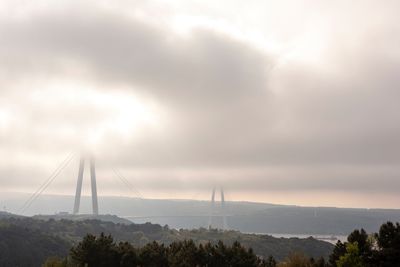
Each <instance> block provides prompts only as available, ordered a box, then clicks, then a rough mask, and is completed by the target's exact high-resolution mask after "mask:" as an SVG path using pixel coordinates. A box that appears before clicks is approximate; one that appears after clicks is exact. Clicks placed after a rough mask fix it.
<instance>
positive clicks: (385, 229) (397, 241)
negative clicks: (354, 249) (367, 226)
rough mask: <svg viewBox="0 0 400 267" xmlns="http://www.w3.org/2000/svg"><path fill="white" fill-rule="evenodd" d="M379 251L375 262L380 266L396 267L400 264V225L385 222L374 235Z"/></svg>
mask: <svg viewBox="0 0 400 267" xmlns="http://www.w3.org/2000/svg"><path fill="white" fill-rule="evenodd" d="M375 237H376V239H377V243H378V247H379V251H378V252H377V253H376V258H377V259H376V261H377V264H379V265H380V266H385V267H386V266H387V267H391V266H398V265H399V262H400V225H399V223H396V224H393V223H392V222H387V223H385V224H382V225H381V227H380V229H379V232H378V233H377V234H375Z"/></svg>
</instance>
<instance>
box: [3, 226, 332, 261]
mask: <svg viewBox="0 0 400 267" xmlns="http://www.w3.org/2000/svg"><path fill="white" fill-rule="evenodd" d="M0 225H8V226H10V225H12V226H13V227H17V228H20V229H27V230H28V231H29V232H30V233H40V234H41V235H43V236H46V237H47V236H51V237H53V238H57V239H55V240H59V242H61V244H63V242H67V243H68V244H69V245H70V246H72V245H74V244H76V243H78V242H79V241H81V240H82V238H83V237H84V236H85V235H86V234H87V233H90V234H94V235H99V234H100V233H105V234H111V235H112V236H113V237H114V239H115V240H116V241H128V242H130V243H132V244H133V245H136V246H143V245H145V244H147V243H149V242H151V241H157V242H160V243H164V244H171V243H172V242H174V241H183V240H187V239H193V241H195V243H197V244H200V243H206V242H208V241H210V242H211V243H217V242H218V240H222V241H223V242H224V243H226V244H228V245H231V244H233V242H234V241H239V242H240V243H241V244H243V245H244V246H245V247H252V248H253V249H254V252H255V253H256V254H257V255H261V256H263V257H268V256H270V255H272V256H274V257H275V258H276V259H277V260H282V259H283V258H285V257H286V256H288V255H289V254H290V253H291V252H294V251H302V252H304V253H305V254H306V255H308V256H312V257H315V258H318V257H321V256H323V257H327V256H328V255H329V254H330V253H331V252H332V249H333V245H332V244H329V243H327V242H323V241H319V240H316V239H314V238H307V239H298V238H289V239H286V238H274V237H272V236H269V235H255V234H243V233H240V232H238V231H233V230H231V231H220V230H216V229H211V230H208V229H204V228H201V229H193V230H183V229H181V230H175V229H170V228H169V227H168V226H161V225H158V224H151V223H145V224H134V223H132V224H120V223H117V224H115V223H113V222H105V221H100V220H78V221H72V220H66V219H61V220H54V219H49V220H39V219H35V218H4V219H0ZM57 246H58V245H57ZM57 246H56V247H57ZM57 251H58V250H57ZM48 252H49V253H50V252H51V251H48ZM52 255H53V254H51V253H50V254H49V255H48V256H52ZM57 255H58V254H57Z"/></svg>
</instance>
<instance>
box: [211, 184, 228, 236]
mask: <svg viewBox="0 0 400 267" xmlns="http://www.w3.org/2000/svg"><path fill="white" fill-rule="evenodd" d="M215 190H216V188H215V186H214V187H213V190H212V194H211V209H210V217H209V220H208V228H211V227H212V226H213V221H214V220H213V219H214V217H216V215H217V214H216V213H217V212H218V211H217V210H216V207H215ZM220 192H221V209H220V210H219V212H218V213H219V214H218V217H222V229H223V230H227V229H228V223H227V221H226V213H225V195H224V188H223V187H222V186H221V187H220Z"/></svg>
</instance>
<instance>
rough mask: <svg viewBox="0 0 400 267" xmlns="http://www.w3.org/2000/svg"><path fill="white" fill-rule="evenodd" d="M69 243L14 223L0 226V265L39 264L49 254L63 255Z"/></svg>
mask: <svg viewBox="0 0 400 267" xmlns="http://www.w3.org/2000/svg"><path fill="white" fill-rule="evenodd" d="M69 247H70V245H69V244H68V243H67V242H65V241H64V240H62V239H61V238H58V237H54V236H50V235H47V234H43V233H41V232H39V231H36V230H31V229H26V228H23V227H20V226H16V225H7V224H2V225H1V226H0V266H24V267H25V266H26V267H29V266H35V267H36V266H40V265H41V264H42V263H43V262H44V261H45V259H46V258H48V257H49V256H64V255H66V254H67V253H68V250H69Z"/></svg>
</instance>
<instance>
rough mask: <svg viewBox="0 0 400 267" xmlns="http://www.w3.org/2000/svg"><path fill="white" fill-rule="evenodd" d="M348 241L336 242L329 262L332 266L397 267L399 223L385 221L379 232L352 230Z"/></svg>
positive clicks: (398, 257) (399, 262)
mask: <svg viewBox="0 0 400 267" xmlns="http://www.w3.org/2000/svg"><path fill="white" fill-rule="evenodd" d="M347 240H348V242H344V243H342V242H340V241H338V242H337V243H336V246H335V248H334V250H333V253H332V254H331V256H330V257H329V263H330V265H331V266H334V267H336V266H337V267H398V266H400V224H399V223H396V224H394V223H392V222H387V223H385V224H383V225H381V227H380V229H379V232H378V233H374V234H370V235H369V234H367V233H366V231H365V230H364V229H361V230H355V231H353V232H352V233H351V234H350V235H349V236H348V238H347Z"/></svg>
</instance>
